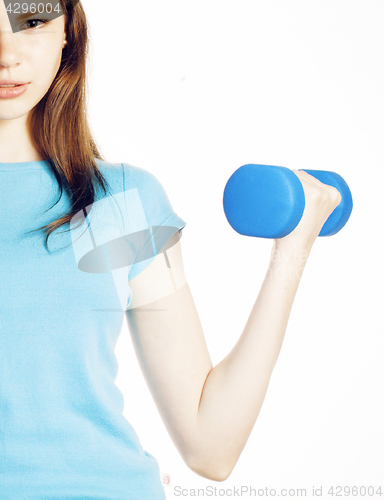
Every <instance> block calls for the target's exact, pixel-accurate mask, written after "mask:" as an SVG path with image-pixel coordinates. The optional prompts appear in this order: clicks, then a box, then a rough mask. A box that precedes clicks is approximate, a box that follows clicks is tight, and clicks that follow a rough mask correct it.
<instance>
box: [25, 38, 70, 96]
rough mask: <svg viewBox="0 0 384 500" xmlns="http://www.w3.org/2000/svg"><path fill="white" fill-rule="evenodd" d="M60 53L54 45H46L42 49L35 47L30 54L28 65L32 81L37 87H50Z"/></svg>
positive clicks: (58, 62) (56, 70) (58, 66)
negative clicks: (32, 77)
mask: <svg viewBox="0 0 384 500" xmlns="http://www.w3.org/2000/svg"><path fill="white" fill-rule="evenodd" d="M61 56H62V51H61V50H59V49H58V48H57V47H56V44H50V45H48V44H47V45H46V44H44V47H42V46H39V47H35V50H33V51H32V52H31V53H30V59H29V61H30V65H31V68H32V71H31V72H32V74H33V75H34V81H35V82H36V83H38V84H39V86H46V85H48V88H49V86H50V85H51V83H52V81H53V79H54V78H55V76H56V74H57V72H58V70H59V68H60V62H61Z"/></svg>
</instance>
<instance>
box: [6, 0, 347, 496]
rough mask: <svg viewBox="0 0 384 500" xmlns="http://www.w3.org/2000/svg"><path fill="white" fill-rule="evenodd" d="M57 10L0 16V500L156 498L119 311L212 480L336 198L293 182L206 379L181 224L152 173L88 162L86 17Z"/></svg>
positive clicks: (224, 466)
mask: <svg viewBox="0 0 384 500" xmlns="http://www.w3.org/2000/svg"><path fill="white" fill-rule="evenodd" d="M44 5H45V4H44ZM47 6H48V3H47ZM60 7H61V9H62V11H61V13H62V15H59V16H58V15H56V14H52V13H51V14H48V12H44V13H39V14H38V15H37V14H33V13H32V11H31V12H30V13H25V15H24V16H21V15H19V14H18V13H13V14H12V15H14V17H11V14H10V13H9V11H7V10H6V6H5V4H4V3H1V5H0V85H7V84H10V83H15V82H16V83H18V84H23V85H22V86H20V88H14V89H13V90H4V89H0V159H1V162H0V180H1V182H0V210H1V215H2V217H1V222H0V224H1V233H0V234H1V245H0V272H1V274H0V280H1V289H0V304H1V306H0V334H1V349H0V370H1V372H0V374H1V376H0V408H1V410H0V411H1V413H0V423H1V427H0V431H1V446H0V485H1V497H2V498H23V499H24V498H50V499H52V498H60V499H63V498H71V499H74V498H82V499H83V498H89V499H91V498H92V499H93V498H95V499H96V498H103V499H104V500H106V499H121V500H123V499H124V500H126V499H151V500H156V499H164V498H165V496H164V491H163V488H162V485H161V482H160V477H159V468H158V464H157V461H156V459H155V457H153V456H152V455H151V454H150V453H148V452H146V451H145V450H143V448H142V446H141V444H140V441H139V438H138V436H137V435H136V433H135V431H134V429H133V428H132V427H131V425H130V424H129V422H128V421H127V420H126V419H125V417H124V416H123V414H122V411H123V398H122V395H121V392H120V391H119V390H118V388H117V387H116V385H115V384H114V379H115V377H116V373H117V363H116V358H115V355H114V347H115V345H116V342H117V339H118V335H119V333H120V330H121V326H122V322H123V317H124V313H125V314H126V316H127V320H128V325H129V329H130V332H131V334H132V339H133V343H134V346H135V350H136V353H137V357H138V359H139V363H140V366H141V369H142V371H143V374H144V377H145V379H146V381H147V383H148V386H149V389H150V391H151V393H152V395H153V398H154V401H155V403H156V405H157V408H158V410H159V413H160V415H161V417H162V419H163V421H164V424H165V426H166V428H167V430H168V432H169V434H170V437H171V438H172V440H173V442H174V444H175V446H176V447H177V449H178V450H179V452H180V455H181V456H182V458H183V460H184V461H185V463H186V464H187V465H188V466H189V467H190V468H191V469H192V470H193V471H194V472H196V473H197V474H199V475H201V476H203V477H206V478H209V479H212V480H215V481H223V480H225V479H226V478H227V477H228V476H229V475H230V473H231V471H232V470H233V468H234V466H235V464H236V462H237V460H238V458H239V456H240V454H241V452H242V450H243V448H244V446H245V443H246V442H247V439H248V437H249V435H250V433H251V430H252V428H253V426H254V424H255V421H256V419H257V416H258V414H259V411H260V408H261V405H262V403H263V400H264V396H265V393H266V390H267V387H268V383H269V380H270V377H271V373H272V370H273V368H274V365H275V363H276V360H277V357H278V354H279V351H280V348H281V344H282V341H283V337H284V333H285V330H286V326H287V322H288V318H289V314H290V311H291V307H292V304H293V300H294V297H295V294H296V291H297V288H298V285H299V282H300V277H301V274H302V271H303V269H304V266H305V263H306V261H307V259H308V256H309V253H310V251H311V248H312V245H313V243H314V242H315V240H316V238H317V236H318V234H319V232H320V230H321V227H322V226H323V224H324V222H325V221H326V219H327V218H328V216H329V215H330V214H331V213H332V211H333V210H334V208H335V207H336V206H337V205H338V204H339V203H340V200H341V197H340V195H339V193H338V191H337V190H336V189H334V188H333V187H331V186H327V185H324V184H322V183H321V182H320V181H318V180H317V179H315V178H314V177H312V176H310V175H309V174H307V173H306V172H299V171H294V172H295V174H296V175H297V176H298V177H299V179H300V181H301V182H302V185H303V188H304V192H305V198H306V205H305V211H304V214H303V217H302V219H301V221H300V223H299V225H298V226H297V227H296V228H295V230H294V231H293V232H292V233H291V234H289V235H288V236H286V237H285V238H281V239H278V240H274V243H273V249H272V254H271V260H270V264H269V267H268V270H267V274H266V277H265V280H264V282H263V284H262V287H261V289H260V293H259V296H258V297H257V300H256V302H255V305H254V307H253V308H252V310H251V313H250V316H249V319H248V322H247V324H246V326H245V328H244V331H243V332H242V334H241V335H240V337H239V338H238V341H237V342H236V344H235V345H234V347H233V349H232V350H231V351H230V352H229V354H228V355H227V356H226V357H225V358H224V359H223V360H222V361H221V362H220V363H218V364H217V365H216V366H215V367H213V366H212V363H211V359H210V356H209V353H208V350H207V346H206V343H205V339H204V335H203V331H202V328H201V324H200V320H199V316H198V313H197V311H196V308H195V304H194V301H193V298H192V295H191V292H190V289H189V287H188V284H187V282H186V279H185V274H184V269H183V262H182V255H181V246H180V240H179V234H180V231H181V230H182V229H183V227H185V225H186V223H185V221H183V219H181V218H180V217H179V216H178V215H177V214H176V213H175V212H174V211H173V209H172V206H171V204H170V202H169V200H168V198H167V195H166V193H165V191H164V189H163V187H162V186H161V184H160V183H159V181H158V180H157V179H156V178H155V177H154V176H153V175H152V174H150V173H149V172H148V171H146V170H143V169H140V168H138V167H134V166H131V165H129V164H111V163H107V162H106V161H105V160H104V159H103V158H102V156H101V155H100V153H99V151H98V149H97V147H96V145H95V143H94V141H93V139H92V136H91V133H90V130H89V127H88V124H87V118H86V106H85V74H86V55H87V50H88V38H87V24H86V18H85V15H84V11H83V8H82V6H81V3H78V2H76V1H75V0H71V1H70V0H67V1H65V0H60ZM47 11H48V8H47ZM107 192H109V193H110V195H111V196H106V195H107ZM98 194H100V196H98ZM55 200H56V203H53V202H54V201H55ZM111 200H113V203H110V202H111ZM115 202H116V204H117V206H118V208H119V210H118V211H116V212H115V211H114V208H113V207H116V205H115V204H114V203H115ZM116 213H120V215H122V217H123V225H121V224H119V222H118V219H117V218H116V219H115V214H116ZM103 219H104V222H103ZM78 222H79V223H80V224H77V223H78ZM84 222H87V224H83V223H84ZM115 222H116V223H115ZM67 223H70V227H69V228H67V229H66V230H61V231H59V230H58V229H59V228H60V227H61V226H65V225H66V224H67ZM36 226H37V227H36ZM62 229H63V228H62ZM44 236H45V237H44ZM48 243H49V245H48ZM160 250H161V252H160ZM127 283H128V284H129V286H128V287H127V286H126V284H127Z"/></svg>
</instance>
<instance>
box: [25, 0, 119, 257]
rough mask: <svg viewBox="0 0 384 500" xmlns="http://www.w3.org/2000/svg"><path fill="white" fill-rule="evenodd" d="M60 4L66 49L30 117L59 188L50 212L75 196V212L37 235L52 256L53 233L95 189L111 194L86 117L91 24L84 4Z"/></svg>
mask: <svg viewBox="0 0 384 500" xmlns="http://www.w3.org/2000/svg"><path fill="white" fill-rule="evenodd" d="M60 4H61V6H62V10H63V13H64V16H65V29H66V39H67V44H66V46H65V48H64V49H63V52H62V60H61V64H60V68H59V70H58V72H57V74H56V77H55V79H54V80H53V82H52V85H51V86H50V88H49V90H48V91H47V93H46V94H45V96H44V97H43V99H41V101H40V102H39V103H38V104H37V105H36V106H35V108H34V109H33V110H32V111H31V113H30V115H29V118H28V122H29V130H30V134H31V138H32V142H33V145H34V147H35V148H36V149H37V151H38V152H39V154H40V155H41V157H42V158H43V159H44V160H46V161H48V162H49V163H50V166H51V170H52V171H53V173H54V175H55V177H56V179H57V182H58V185H59V190H60V196H59V199H58V200H57V201H56V203H55V204H54V205H52V206H51V207H50V208H49V209H48V210H50V209H51V208H53V206H55V205H56V204H57V203H58V202H59V201H60V199H61V197H62V194H63V188H64V187H65V188H67V189H69V191H70V193H69V197H70V200H71V210H70V212H68V213H67V214H65V215H63V216H62V217H60V218H59V219H57V220H55V221H53V222H50V223H49V224H46V225H45V226H41V227H39V228H37V229H34V230H32V232H33V231H40V230H44V233H45V243H44V245H45V248H46V249H47V251H49V250H48V246H47V243H48V238H49V236H50V235H51V233H52V232H53V231H55V230H56V229H58V228H59V227H61V226H63V225H64V224H66V223H68V222H70V220H71V219H72V217H73V216H74V215H75V214H77V213H78V212H79V211H83V212H84V209H85V207H86V206H88V205H92V204H93V203H94V201H95V187H96V186H99V187H100V188H101V189H102V190H103V191H104V194H106V193H107V190H109V184H108V182H107V180H106V179H105V177H104V176H103V175H102V173H101V172H100V170H99V169H98V167H97V165H96V162H95V158H97V159H99V160H102V161H105V160H104V158H103V157H102V155H101V154H100V152H99V149H98V148H97V146H96V144H95V141H94V140H93V138H92V135H91V131H90V128H89V124H88V118H87V106H86V95H87V88H86V63H87V56H88V51H89V39H88V24H87V19H86V16H85V12H84V10H83V7H82V5H81V3H80V1H79V0H60ZM84 213H85V212H84ZM67 231H69V229H67ZM28 232H30V231H28Z"/></svg>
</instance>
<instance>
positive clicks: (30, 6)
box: [0, 0, 78, 33]
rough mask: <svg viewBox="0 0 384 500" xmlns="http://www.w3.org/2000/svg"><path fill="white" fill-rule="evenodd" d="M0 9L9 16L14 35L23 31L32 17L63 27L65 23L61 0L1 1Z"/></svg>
mask: <svg viewBox="0 0 384 500" xmlns="http://www.w3.org/2000/svg"><path fill="white" fill-rule="evenodd" d="M76 3H78V0H77V1H76ZM1 4H2V5H1ZM0 9H1V10H2V11H3V15H7V16H8V19H9V22H10V24H11V28H12V32H13V33H16V32H17V31H21V30H22V28H21V26H22V24H23V22H24V21H26V20H27V19H31V17H34V18H39V17H40V18H44V19H47V20H48V21H55V20H57V22H58V23H59V24H62V25H64V23H65V16H64V12H63V9H62V7H61V4H60V2H59V0H40V1H39V2H36V1H34V0H27V1H23V2H14V1H9V0H3V1H1V0H0Z"/></svg>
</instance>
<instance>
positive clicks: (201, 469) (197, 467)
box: [187, 460, 233, 482]
mask: <svg viewBox="0 0 384 500" xmlns="http://www.w3.org/2000/svg"><path fill="white" fill-rule="evenodd" d="M187 465H188V467H189V469H191V471H193V472H194V473H195V474H197V475H199V476H201V477H204V478H205V479H209V480H210V481H217V482H222V481H226V480H227V479H228V478H229V476H230V475H231V473H232V470H233V467H224V466H220V465H219V464H215V462H213V461H210V462H208V461H203V460H201V461H194V462H189V463H188V464H187Z"/></svg>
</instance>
